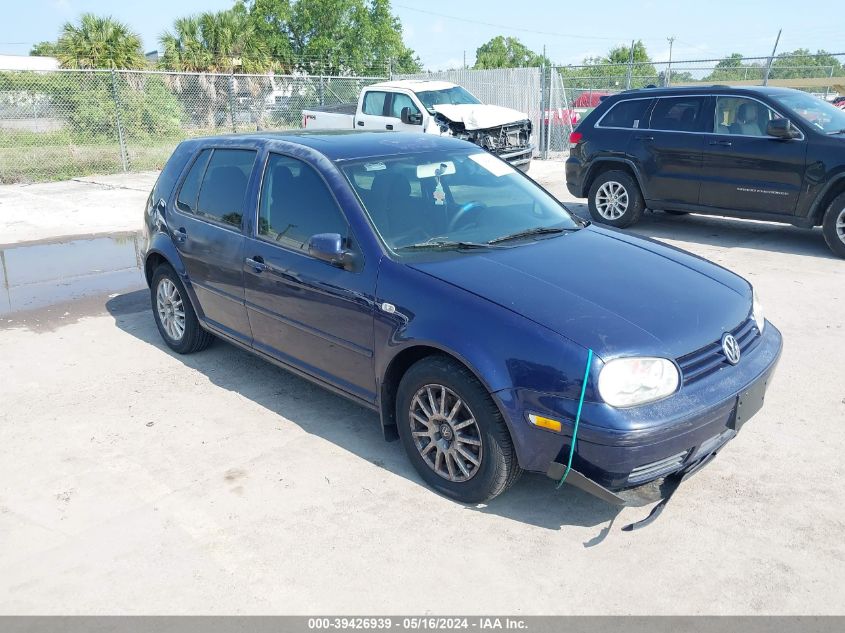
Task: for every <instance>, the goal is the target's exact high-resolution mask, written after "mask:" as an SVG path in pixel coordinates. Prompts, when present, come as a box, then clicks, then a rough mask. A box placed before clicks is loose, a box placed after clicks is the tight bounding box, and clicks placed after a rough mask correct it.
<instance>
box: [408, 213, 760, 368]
mask: <svg viewBox="0 0 845 633" xmlns="http://www.w3.org/2000/svg"><path fill="white" fill-rule="evenodd" d="M410 265H411V266H412V267H413V268H415V269H417V270H419V271H422V272H424V273H426V274H428V275H431V276H433V277H436V278H438V279H440V280H442V281H444V282H447V283H449V284H452V285H454V286H457V287H459V288H462V289H464V290H466V291H468V292H471V293H474V294H476V295H478V296H480V297H483V298H485V299H487V300H489V301H492V302H493V303H496V304H498V305H500V306H502V307H504V308H507V309H509V310H512V311H513V312H516V313H518V314H520V315H522V316H524V317H525V318H527V319H530V320H531V321H533V322H535V323H538V324H540V325H542V326H545V327H547V328H549V329H551V330H553V331H555V332H557V333H558V334H560V335H562V336H565V337H566V338H568V339H570V340H572V341H574V342H576V343H578V344H580V345H583V346H584V347H589V348H592V349H593V351H594V352H595V353H596V354H598V355H599V356H600V357H602V358H603V359H604V360H608V359H610V358H614V357H618V356H628V355H649V356H651V355H653V356H660V357H666V358H678V357H680V356H683V355H684V354H687V353H689V352H692V351H694V350H697V349H699V348H700V347H703V346H704V345H707V344H709V343H712V342H713V341H716V340H718V339H719V338H720V337H721V335H722V333H723V332H725V331H728V330H730V329H732V328H734V327H736V326H737V325H738V324H739V323H741V322H742V321H743V320H744V319H746V318H747V317H748V315H749V313H750V310H751V287H750V286H749V284H748V283H747V282H746V281H745V280H743V279H742V278H741V277H739V276H737V275H735V274H733V273H731V272H729V271H727V270H725V269H724V268H721V267H719V266H716V265H715V264H712V263H710V262H708V261H706V260H703V259H700V258H698V257H695V256H694V255H691V254H689V253H686V252H684V251H681V250H679V249H675V248H672V247H669V246H666V245H662V244H659V243H657V242H654V241H651V240H646V239H642V238H637V237H633V236H630V235H626V234H624V233H621V232H617V231H613V230H609V229H605V228H599V227H595V226H589V227H587V228H584V229H580V230H578V231H575V232H571V233H565V234H562V235H560V236H557V237H553V238H542V239H539V240H537V241H535V242H533V243H530V244H525V245H522V246H518V247H515V248H508V249H497V250H490V251H485V252H479V251H466V252H463V253H462V254H461V255H459V256H457V257H450V258H447V259H438V260H434V261H426V262H424V263H420V262H415V263H412V264H410ZM456 318H462V317H461V316H460V315H458V316H457V317H456Z"/></svg>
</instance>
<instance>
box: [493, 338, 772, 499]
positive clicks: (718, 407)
mask: <svg viewBox="0 0 845 633" xmlns="http://www.w3.org/2000/svg"><path fill="white" fill-rule="evenodd" d="M781 347H782V338H781V334H780V332H779V331H778V330H777V328H775V327H774V326H773V325H771V324H770V323H769V324H768V325H767V327H766V330H765V333H764V334H763V336H762V337H761V341H760V343H759V344H758V345H757V346H756V347H755V348H754V350H753V351H752V352H751V353H749V354H748V356H747V357H745V358H744V359H743V360H744V362H741V363H740V364H739V365H737V366H736V367H732V366H726V368H725V370H723V371H719V372H716V373H715V374H713V375H712V376H709V377H708V378H706V379H702V380H700V381H698V382H696V383H694V384H692V385H691V386H684V387H682V388H681V389H680V391H679V392H678V393H676V394H675V395H674V396H671V397H670V398H666V399H665V400H662V401H659V402H655V403H652V404H648V405H643V406H640V407H634V408H632V409H627V410H626V409H614V408H613V407H610V406H608V405H606V404H604V403H597V402H585V403H584V408H583V411H582V417H581V423H580V426H579V430H578V438H577V441H576V447H575V455H574V457H573V461H572V468H573V469H574V470H577V471H578V472H580V473H582V474H583V475H584V476H586V477H587V478H589V479H591V480H592V481H594V482H596V483H598V484H600V485H601V486H603V487H604V488H607V489H608V490H623V489H626V488H632V487H635V486H640V485H642V484H645V483H648V482H649V481H653V480H655V479H659V478H661V477H664V476H666V475H669V474H671V473H674V472H679V471H682V470H685V469H687V468H689V467H691V466H692V465H693V464H696V463H699V462H701V461H702V460H704V458H706V457H707V456H708V455H709V454H712V453H714V452H715V451H717V450H719V449H720V448H721V447H722V446H723V445H724V444H726V443H727V442H728V441H730V440H731V439H732V438H733V437H735V435H736V433H737V430H738V429H737V427H738V425H737V416H736V414H737V403H738V401H739V399H740V397H741V396H742V395H743V394H745V393H747V392H749V391H751V390H754V388H755V387H757V388H760V389H763V390H765V388H766V387H767V386H768V384H769V383H770V381H771V378H772V375H773V373H774V370H775V367H776V365H777V362H778V359H779V358H780V352H781ZM495 396H496V398H497V400H498V401H499V405H500V407H501V409H502V411H503V413H505V416H506V418H507V420H508V423H509V428H510V430H511V434H512V436H513V439H514V444H515V447H516V451H517V456H518V458H519V462H520V465H521V466H522V467H523V468H525V469H526V470H530V471H535V472H542V473H549V471H550V468H553V465H554V464H555V463H558V464H560V463H565V462H566V458H567V457H568V455H569V446H570V437H571V429H572V425H573V423H574V417H575V411H576V409H577V404H578V403H577V401H572V400H566V399H562V398H558V397H555V396H552V395H549V394H539V393H536V392H530V391H526V390H508V391H502V392H497V393H496V394H495ZM528 413H539V414H540V415H544V416H547V417H552V418H555V419H558V420H561V421H562V422H563V423H564V430H563V432H562V433H555V432H552V431H547V430H544V429H540V428H537V427H534V426H533V425H531V424H530V423H529V422H528V421H527V415H528Z"/></svg>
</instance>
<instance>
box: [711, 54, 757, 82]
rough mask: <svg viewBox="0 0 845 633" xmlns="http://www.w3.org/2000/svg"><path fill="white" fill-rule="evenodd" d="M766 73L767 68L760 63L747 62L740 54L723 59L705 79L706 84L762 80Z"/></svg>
mask: <svg viewBox="0 0 845 633" xmlns="http://www.w3.org/2000/svg"><path fill="white" fill-rule="evenodd" d="M764 73H765V66H764V65H762V64H759V63H754V62H746V61H745V59H744V58H743V56H742V54H740V53H732V54H730V55H728V56H727V57H724V58H722V59H721V60H719V62H718V63H717V64H716V67H715V68H714V69H713V72H711V73H710V74H709V75H707V76H706V77H704V79H703V81H706V82H711V81H713V82H719V81H722V82H724V81H746V80H755V81H756V80H761V81H762V79H763V74H764Z"/></svg>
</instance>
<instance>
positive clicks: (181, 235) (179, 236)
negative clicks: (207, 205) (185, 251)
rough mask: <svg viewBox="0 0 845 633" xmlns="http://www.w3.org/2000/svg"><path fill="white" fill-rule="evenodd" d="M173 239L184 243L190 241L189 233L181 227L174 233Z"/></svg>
mask: <svg viewBox="0 0 845 633" xmlns="http://www.w3.org/2000/svg"><path fill="white" fill-rule="evenodd" d="M173 237H174V238H176V241H177V242H184V241H185V240H187V239H188V232H187V231H186V230H185V227H184V226H180V227H179V228H178V229H176V230H175V231H174V232H173Z"/></svg>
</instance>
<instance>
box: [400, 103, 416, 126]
mask: <svg viewBox="0 0 845 633" xmlns="http://www.w3.org/2000/svg"><path fill="white" fill-rule="evenodd" d="M399 118H401V119H402V123H405V124H407V125H422V113H420V112H411V108H409V107H408V106H405V107H404V108H402V110H401V111H400V113H399Z"/></svg>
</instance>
